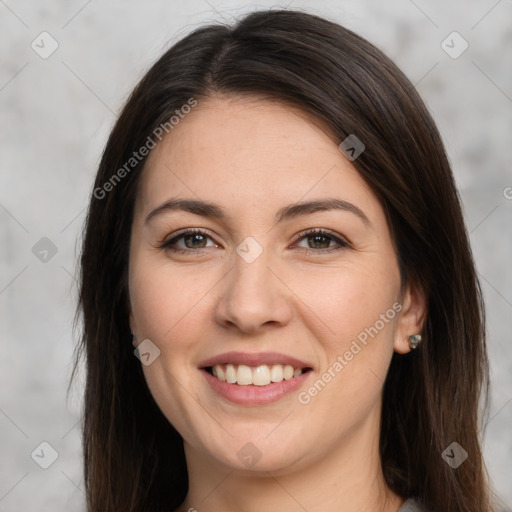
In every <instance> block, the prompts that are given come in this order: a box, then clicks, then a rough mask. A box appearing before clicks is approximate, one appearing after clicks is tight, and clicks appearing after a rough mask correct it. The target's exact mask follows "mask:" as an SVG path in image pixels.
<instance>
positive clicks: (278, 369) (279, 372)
mask: <svg viewBox="0 0 512 512" xmlns="http://www.w3.org/2000/svg"><path fill="white" fill-rule="evenodd" d="M270 380H271V381H272V382H281V381H282V380H283V367H282V366H281V365H280V364H275V365H274V366H272V370H270Z"/></svg>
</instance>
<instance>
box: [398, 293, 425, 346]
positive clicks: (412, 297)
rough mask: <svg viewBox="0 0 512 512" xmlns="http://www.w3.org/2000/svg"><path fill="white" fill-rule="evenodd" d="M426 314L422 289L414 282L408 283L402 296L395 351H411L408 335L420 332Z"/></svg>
mask: <svg viewBox="0 0 512 512" xmlns="http://www.w3.org/2000/svg"><path fill="white" fill-rule="evenodd" d="M426 316H427V299H426V296H425V293H424V291H423V289H422V288H421V287H420V286H418V285H417V284H415V283H408V284H407V286H406V287H405V290H404V292H403V297H402V310H401V311H400V317H399V318H398V322H397V326H396V331H395V343H394V345H393V347H394V350H395V352H398V353H399V354H407V353H408V352H410V351H411V347H410V346H409V339H408V338H409V336H412V335H413V334H420V333H421V331H422V329H423V326H424V323H425V319H426Z"/></svg>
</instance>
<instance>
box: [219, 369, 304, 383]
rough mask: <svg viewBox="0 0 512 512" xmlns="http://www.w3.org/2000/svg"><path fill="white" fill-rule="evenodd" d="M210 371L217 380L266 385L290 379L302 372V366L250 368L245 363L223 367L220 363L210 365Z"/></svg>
mask: <svg viewBox="0 0 512 512" xmlns="http://www.w3.org/2000/svg"><path fill="white" fill-rule="evenodd" d="M212 373H213V375H214V376H215V377H217V378H218V379H219V380H222V381H225V382H228V383H229V384H235V383H236V384H238V385H240V386H249V385H251V384H252V385H254V386H266V385H267V384H270V383H271V382H281V381H282V380H290V379H292V378H293V377H298V376H299V375H301V374H302V368H294V367H293V366H292V365H290V364H287V365H282V364H274V365H272V366H271V367H269V366H268V365H266V364H264V365H261V366H258V367H256V368H252V367H250V366H247V365H245V364H240V365H238V366H237V365H233V364H227V365H226V366H225V369H224V368H223V366H222V365H220V364H216V365H215V366H213V367H212Z"/></svg>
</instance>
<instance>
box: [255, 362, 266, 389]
mask: <svg viewBox="0 0 512 512" xmlns="http://www.w3.org/2000/svg"><path fill="white" fill-rule="evenodd" d="M252 383H253V384H254V385H255V386H266V385H267V384H270V370H269V369H268V366H267V365H266V364H264V365H263V366H258V367H257V368H256V369H254V370H253V372H252Z"/></svg>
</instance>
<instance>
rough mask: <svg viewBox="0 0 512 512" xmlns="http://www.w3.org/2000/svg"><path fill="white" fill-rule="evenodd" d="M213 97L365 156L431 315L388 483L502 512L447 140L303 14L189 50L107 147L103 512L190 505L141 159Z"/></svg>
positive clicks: (405, 395)
mask: <svg viewBox="0 0 512 512" xmlns="http://www.w3.org/2000/svg"><path fill="white" fill-rule="evenodd" d="M212 93H224V94H230V95H233V94H234V95H237V94H253V95H258V96H262V97H265V98H269V99H272V100H277V101H280V102H283V103H285V104H293V105H295V106H298V107H300V108H301V109H302V110H303V111H304V112H306V113H308V114H310V115H312V116H315V117H316V118H317V119H320V120H322V121H323V122H324V123H326V124H327V126H329V127H330V129H331V131H332V133H333V134H335V135H336V137H337V139H338V143H340V142H341V141H343V140H344V139H345V138H346V137H347V136H348V135H350V134H355V135H356V136H357V138H358V139H360V140H361V141H363V142H364V144H365V146H366V149H365V151H364V152H363V153H362V154H361V155H360V156H359V158H357V159H356V160H354V161H353V164H354V165H355V167H356V168H357V170H358V171H359V173H360V174H361V176H362V177H363V178H364V179H365V180H366V181H367V183H368V184H369V185H370V186H371V188H372V189H373V191H374V192H375V194H376V196H377V197H378V198H379V200H380V201H381V202H382V204H383V205H384V207H385V210H386V212H387V215H388V221H389V225H390V229H391V232H392V236H393V240H394V243H395V246H396V251H397V257H398V261H399V266H400V271H401V277H402V283H406V282H407V283H408V282H414V283H415V284H416V285H417V286H420V287H421V288H422V289H423V290H424V292H425V294H426V296H427V300H428V315H427V318H426V323H425V326H424V329H423V332H422V335H423V342H422V344H421V345H420V347H419V348H418V349H417V350H415V351H413V352H412V353H410V354H408V355H405V356H403V355H399V354H394V356H393V359H392V362H391V366H390V369H389V373H388V376H387V380H386V382H385V385H384V392H383V407H382V421H381V438H380V454H381V460H382V468H383V472H384V476H385V479H386V482H387V484H388V485H389V487H390V488H391V489H392V490H393V491H395V492H396V493H398V494H399V495H401V496H403V497H404V498H408V497H413V496H414V497H417V499H418V500H419V501H420V502H421V503H422V504H423V505H424V506H425V507H426V508H428V509H430V510H432V511H439V510H443V511H446V512H488V511H490V510H491V505H490V494H491V493H490V491H489V487H488V483H487V476H486V472H485V469H484V464H483V457H482V451H481V440H480V437H479V436H480V424H479V418H481V413H484V412H486V410H487V399H488V360H487V353H486V344H485V343H486V342H485V327H484V307H483V302H482V296H481V290H480V285H479V282H478V279H477V276H476V272H475V265H474V261H473V258H472V253H471V250H470V245H469V241H468V235H467V232H466V230H465V226H464V221H463V216H462V213H461V204H460V198H459V196H458V193H457V190H456V188H455V185H454V179H453V176H452V172H451V169H450V165H449V162H448V159H447V156H446V154H445V150H444V147H443V143H442V141H441V138H440V135H439V132H438V130H437V129H436V126H435V124H434V121H433V120H432V118H431V116H430V114H429V113H428V111H427V109H426V107H425V105H424V103H423V101H422V100H421V98H420V97H419V95H418V93H417V92H416V90H415V89H414V87H413V86H412V85H411V83H410V82H409V80H408V79H407V78H406V77H405V76H404V74H403V73H402V72H401V71H400V70H399V69H398V68H397V67H396V66H395V64H394V63H393V62H392V61H391V60H389V59H388V58H387V57H386V56H385V55H384V54H383V53H382V52H381V51H380V50H378V49H377V48H376V47H374V46H373V45H372V44H370V43H369V42H368V41H366V40H365V39H363V38H361V37H360V36H358V35H356V34H355V33H353V32H351V31H350V30H347V29H346V28H344V27H342V26H340V25H339V24H337V23H334V22H331V21H328V20H326V19H323V18H321V17H318V16H315V15H312V14H307V13H304V12H298V11H291V10H269V11H257V12H253V13H251V14H249V15H247V16H246V17H244V18H243V19H241V20H240V21H239V22H238V23H237V24H235V25H234V26H232V27H231V26H224V25H220V24H218V25H210V26H205V27H202V28H199V29H197V30H195V31H194V32H193V33H191V34H189V35H188V36H187V37H185V38H183V39H182V40H180V41H179V42H178V43H176V44H175V45H174V46H173V47H172V48H170V49H169V50H168V51H167V52H166V53H165V54H164V55H163V56H162V57H161V58H160V59H159V60H158V61H157V62H156V63H155V64H154V65H153V66H152V67H151V68H150V69H149V71H148V72H147V73H146V75H145V76H144V77H143V78H142V80H141V81H140V82H139V84H138V85H137V87H136V88H135V90H134V91H133V93H132V94H131V96H130V97H129V99H128V101H127V103H126V105H125V106H124V108H123V110H122V112H121V114H120V116H119V118H118V120H117V123H116V125H115V126H114V128H113V130H112V133H111V135H110V137H109V139H108V142H107V145H106V147H105V150H104V153H103V156H102V159H101V163H100V166H99V169H98V173H97V176H96V181H95V184H94V193H93V194H92V195H91V200H90V204H89V210H88V215H87V221H86V226H85V232H84V238H83V248H82V255H81V274H80V297H79V308H78V314H81V315H82V317H83V332H82V335H81V341H80V343H79V345H78V346H77V351H76V360H75V366H74V369H73V374H72V377H71V380H73V377H74V375H75V370H76V368H77V365H78V363H79V360H80V359H81V357H82V354H83V353H84V352H85V357H86V372H87V373H86V388H85V397H84V411H83V427H82V428H83V439H82V441H83V454H84V474H85V488H86V493H87V505H88V510H89V511H90V512H100V511H101V512H135V511H136V512H150V511H151V512H156V511H169V510H172V509H174V508H176V507H177V506H179V505H180V504H181V503H182V502H183V500H184V498H185V496H186V493H187V491H188V476H187V468H186V461H185V457H184V451H183V442H182V439H181V436H180V435H179V434H178V432H177V431H176V430H175V429H174V427H173V426H172V425H171V424H170V423H169V422H168V420H167V419H166V418H165V417H164V415H163V414H162V412H161V411H160V409H159V408H158V406H157V405H156V403H155V401H154V400H153V398H152V396H151V393H150V392H149V390H148V387H147V385H146V382H145V380H144V376H143V373H142V370H141V364H140V361H138V359H137V358H136V357H134V354H133V347H132V344H131V342H130V339H131V338H130V329H129V324H128V311H127V304H128V287H127V267H128V265H127V264H128V258H129V239H130V231H131V223H132V216H133V206H134V201H135V196H136V192H137V184H138V182H139V180H140V176H141V173H142V171H143V168H144V162H145V158H141V159H140V162H139V161H138V162H135V163H134V162H133V161H131V160H130V159H131V158H132V157H133V153H134V152H137V150H138V149H139V148H141V147H142V146H144V145H147V143H148V137H151V136H152V134H154V131H155V129H156V128H157V127H158V126H160V125H162V124H163V123H166V122H167V123H168V126H169V119H170V118H171V116H172V115H173V114H175V112H176V110H179V109H180V108H181V107H182V106H183V105H185V104H187V103H188V102H189V101H190V99H191V98H194V99H195V100H196V101H198V102H201V101H202V100H205V99H207V98H208V97H209V96H210V95H211V94H212ZM166 131H167V130H166ZM156 142H157V141H156ZM127 162H131V164H130V166H129V167H127V165H126V163H127ZM132 164H133V165H132ZM123 166H124V167H123ZM122 168H124V169H125V171H126V172H124V173H123V172H121V173H119V172H118V170H119V169H122ZM116 173H117V174H116ZM115 174H116V176H117V178H116V179H114V178H113V177H114V175H115ZM118 178H119V179H118ZM107 182H108V183H110V186H105V184H106V183H107ZM77 318H78V316H77ZM479 404H480V405H483V406H484V407H483V408H482V409H481V410H480V409H479ZM452 442H457V443H458V444H459V445H460V446H461V447H462V448H463V449H464V450H465V451H466V452H467V453H468V458H467V460H466V461H465V462H463V463H462V464H461V465H460V466H459V467H458V468H456V469H454V468H452V467H450V465H449V464H447V463H446V462H445V460H443V457H442V453H443V451H444V450H445V449H446V448H447V447H448V446H449V445H450V444H451V443H452Z"/></svg>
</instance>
